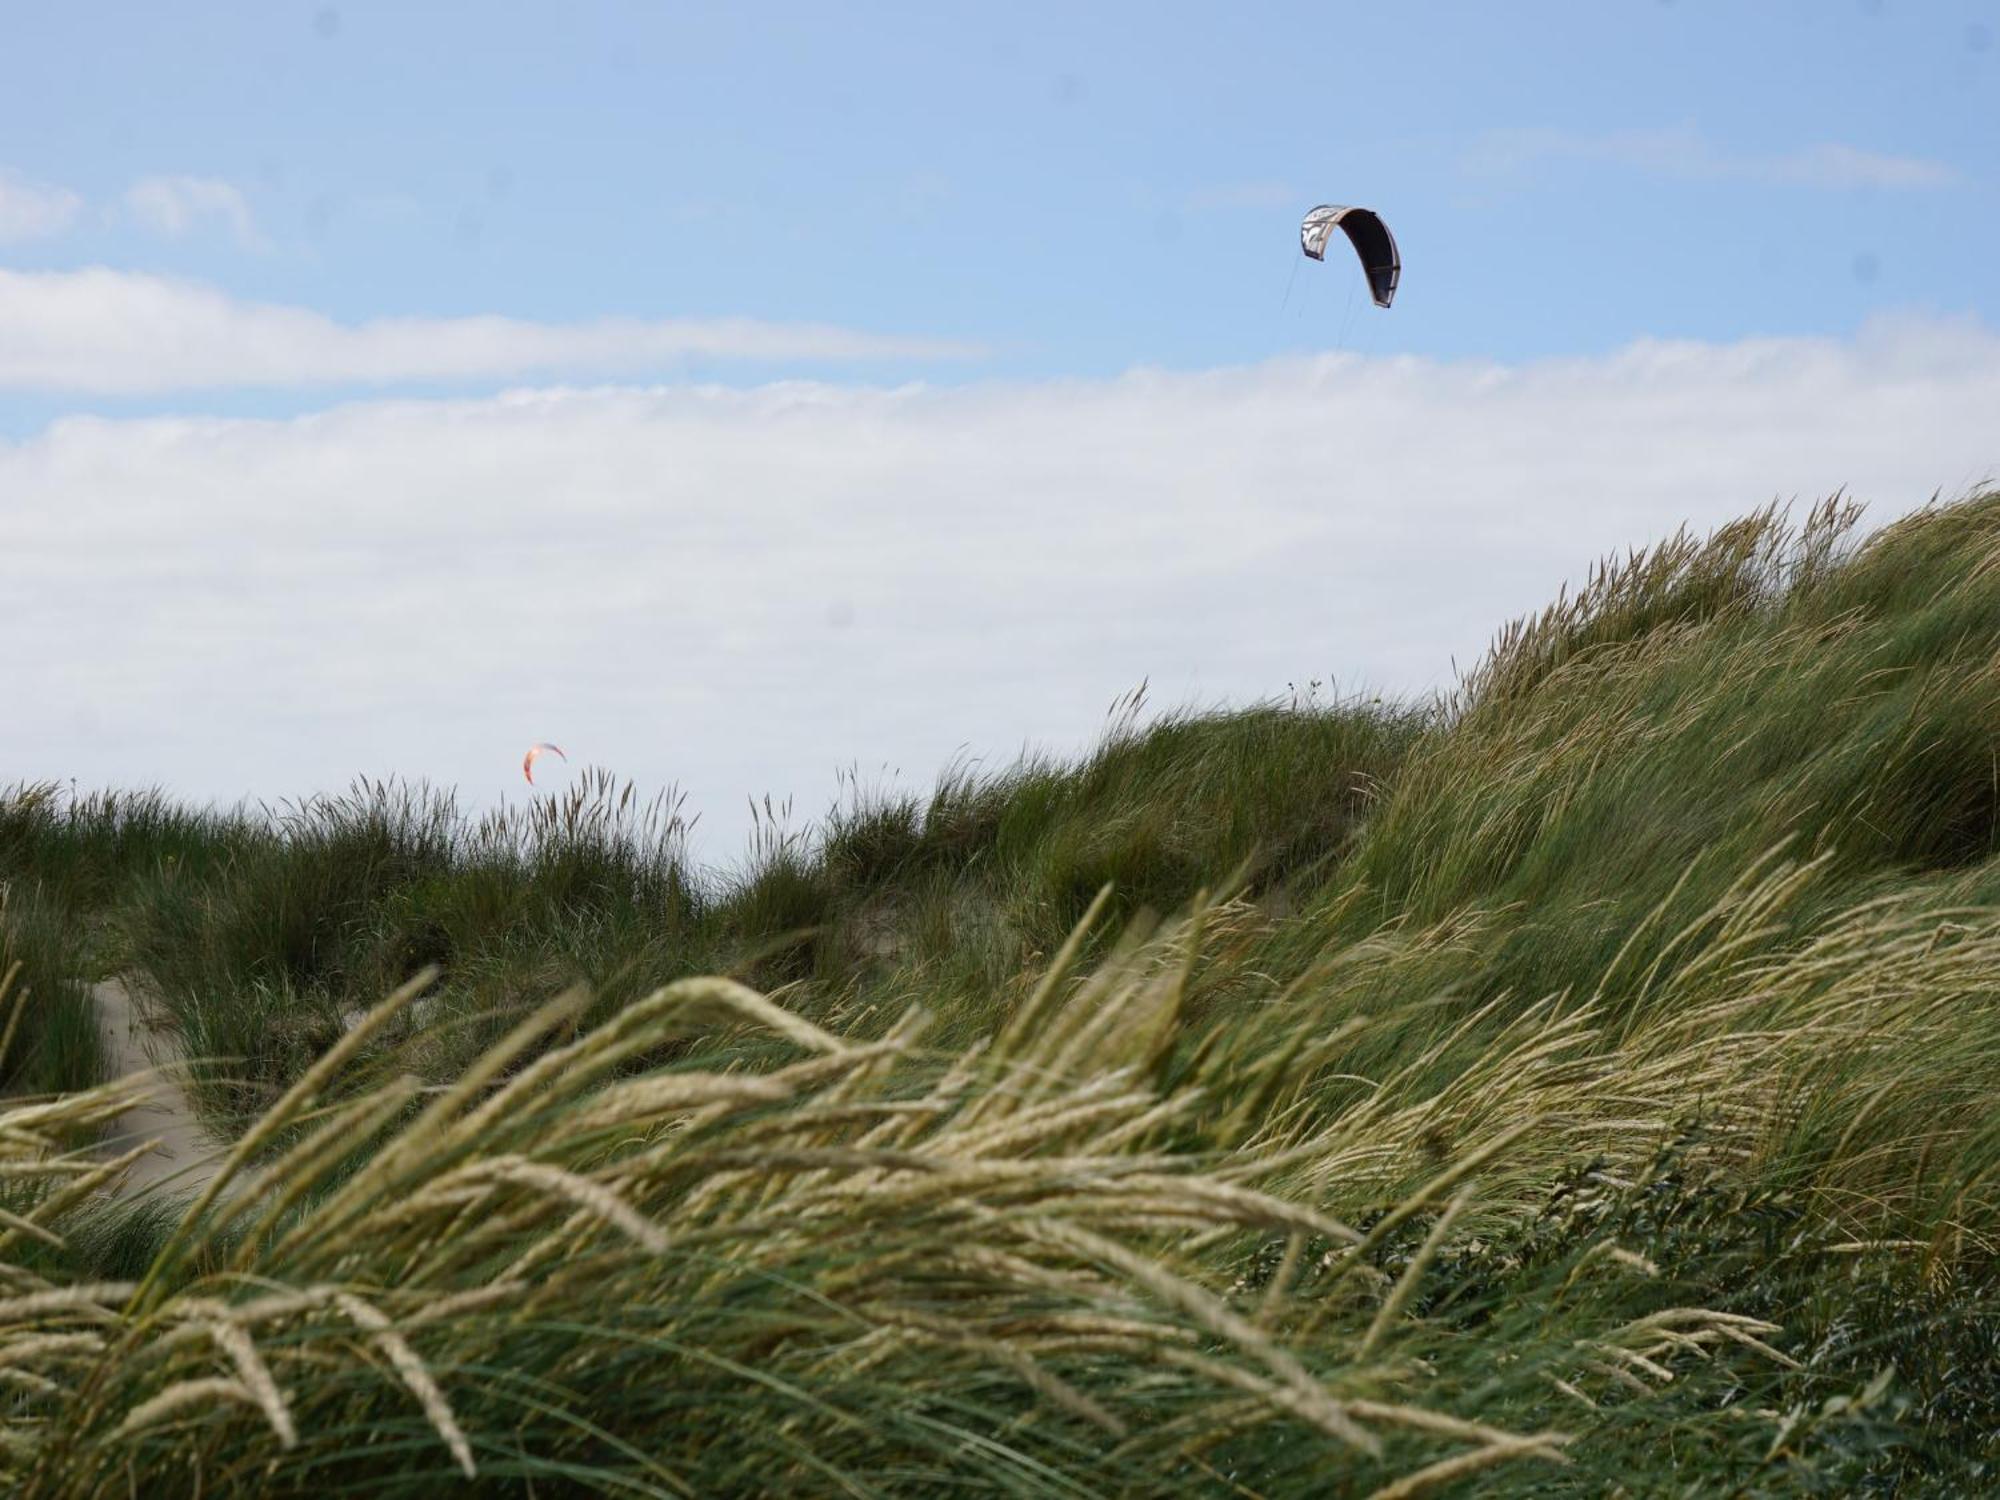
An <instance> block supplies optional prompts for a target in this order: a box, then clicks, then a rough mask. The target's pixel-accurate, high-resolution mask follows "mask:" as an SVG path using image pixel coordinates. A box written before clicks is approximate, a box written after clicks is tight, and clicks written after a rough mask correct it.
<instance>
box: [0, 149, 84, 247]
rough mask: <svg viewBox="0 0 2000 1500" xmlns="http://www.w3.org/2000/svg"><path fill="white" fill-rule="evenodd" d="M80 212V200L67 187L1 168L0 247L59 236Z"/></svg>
mask: <svg viewBox="0 0 2000 1500" xmlns="http://www.w3.org/2000/svg"><path fill="white" fill-rule="evenodd" d="M82 209H83V199H82V198H80V197H78V196H77V195H76V194H75V193H72V192H71V191H70V190H69V189H68V188H61V187H54V186H51V185H50V184H48V183H45V182H36V181H34V180H33V179H32V178H29V177H24V176H22V175H21V174H20V173H19V172H15V171H11V170H9V169H7V168H5V167H0V245H4V244H8V243H10V242H12V241H15V240H32V239H42V238H44V237H46V236H48V235H53V234H61V233H62V232H63V231H64V230H65V229H67V228H69V226H70V225H71V224H72V223H74V222H75V221H76V216H77V214H79V213H80V212H82Z"/></svg>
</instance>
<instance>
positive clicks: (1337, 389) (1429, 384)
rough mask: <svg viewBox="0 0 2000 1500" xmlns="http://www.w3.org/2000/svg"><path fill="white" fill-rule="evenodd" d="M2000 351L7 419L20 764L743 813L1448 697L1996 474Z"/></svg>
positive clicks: (1317, 368) (1650, 351)
mask: <svg viewBox="0 0 2000 1500" xmlns="http://www.w3.org/2000/svg"><path fill="white" fill-rule="evenodd" d="M1996 410H2000V337H1996V336H1995V335H1994V334H1992V333H1990V332H1987V331H1985V330H1983V329H1981V328H1978V327H1976V326H1966V325H1957V324H1933V323H1926V324H1904V325H1882V326H1879V327H1877V328H1875V329H1873V330H1872V331H1870V332H1869V333H1867V334H1866V335H1864V336H1863V337H1862V338H1860V339H1858V340H1855V341H1846V342H1833V341H1820V340H1805V339H1779V340H1759V341H1751V342H1745V343H1739V344H1727V345H1705V344H1682V343H1642V344H1637V345H1634V346H1632V347H1630V348H1628V349H1626V350H1624V351H1622V352H1620V353H1617V354H1615V355H1612V356H1608V357H1603V358H1577V359H1562V360H1549V361H1543V362H1535V363H1528V364H1520V365H1502V364H1493V363H1484V362H1439V361H1431V360H1422V359H1414V358H1393V359H1369V358H1362V357H1359V356H1353V355H1342V356H1325V357H1320V358H1312V359H1291V360H1282V361H1274V362H1271V363H1267V364H1261V365H1256V366H1251V367H1247V368H1239V369H1225V370H1215V371H1210V372H1206V373H1193V374H1167V373H1159V372H1153V371H1135V372H1133V373H1131V374H1128V375H1125V376H1123V377H1120V378H1117V379H1112V380H1065V381H1052V382H1043V383H1024V384H982V385H973V386H968V387H960V388H955V389H927V388H922V387H909V388H902V389H895V390H888V389H869V388H843V387H834V386H827V385H821V384H808V383H788V384H779V385H772V386H768V387H763V388H758V389H753V390H729V389H721V388H690V387H669V388H652V389H619V388H609V389H589V390H571V389H561V390H546V391H521V392H515V393H511V394H507V395H502V396H498V397H494V398H490V399H482V400H455V401H435V402H427V401H388V402H375V403H367V404H358V405H350V406H343V407H338V408H335V409H332V410H329V411H325V412H321V413H318V414H314V415H310V416H304V417H299V418H295V419H291V420H283V421H250V420H219V419H192V418H190V419H148V420H131V421H108V420H103V419H99V418H74V419H68V420H64V421H61V422H59V423H57V424H55V425H54V426H53V427H51V428H50V429H48V430H47V431H46V432H44V433H43V434H41V435H39V436H37V437H34V438H32V439H28V440H25V441H21V442H17V443H13V444H4V443H0V496H5V504H4V506H0V609H3V610H4V612H5V614H4V619H5V627H6V631H7V635H8V638H9V639H10V640H13V641H15V642H17V643H20V642H32V643H33V644H32V647H24V648H23V649H21V650H20V651H17V652H16V653H15V655H14V656H13V658H12V659H11V660H10V663H9V671H8V687H7V693H6V696H5V702H4V704H0V708H4V711H5V714H6V720H5V724H6V737H7V744H8V768H7V769H8V774H10V775H28V776H40V775H48V776H68V775H75V776H77V777H78V778H79V779H80V780H81V781H82V782H83V783H85V784H87V785H88V784H106V783H113V784H120V785H131V784H136V783H150V782H154V781H159V782H163V783H165V784H166V785H168V786H170V787H173V788H175V789H177V790H179V791H182V792H185V793H190V794H195V795H201V796H211V795H213V796H220V797H223V798H225V799H226V800H234V799H235V798H237V797H238V796H241V795H244V794H258V795H263V796H277V795H281V794H294V793H301V792H306V791H310V790H314V789H331V788H337V787H339V786H340V785H342V784H344V783H345V781H346V780H347V778H348V777H349V776H350V775H352V774H353V773H355V772H362V771H365V772H368V773H370V774H376V773H382V772H387V771H396V772H401V773H404V774H409V775H423V776H428V777H431V778H433V779H436V780H440V781H444V782H451V783H458V784H460V785H461V786H463V787H464V788H465V789H466V791H467V793H468V794H469V795H470V796H472V797H473V798H475V799H477V800H481V801H489V802H490V801H491V800H493V799H495V798H497V797H499V796H501V795H503V794H514V793H518V792H519V791H520V790H521V787H520V784H519V782H518V781H515V780H512V779H511V778H513V777H515V776H518V774H519V773H518V769H517V768H518V763H519V759H520V753H521V750H522V748H523V747H524V746H525V745H526V744H527V743H528V742H529V741H530V740H533V739H539V738H551V739H555V740H557V741H559V742H560V743H562V744H563V746H564V747H565V748H566V749H567V750H568V751H569V752H570V755H571V757H572V761H573V762H576V763H582V762H596V763H599V764H604V765H608V766H611V767H613V768H615V769H616V770H618V771H619V772H621V773H625V774H630V775H633V776H636V777H637V778H639V780H640V781H641V783H642V785H646V786H649V787H650V786H659V785H661V784H664V783H666V782H668V781H679V782H680V783H681V784H683V785H685V786H686V787H688V788H689V789H690V791H691V792H692V794H693V797H694V802H695V805H697V806H699V807H701V808H703V809H705V810H706V816H707V820H708V822H709V825H710V826H711V828H712V830H714V832H715V833H716V834H717V835H718V836H719V843H718V844H716V845H714V846H712V847H715V848H717V849H719V850H720V851H721V852H733V850H734V848H735V847H736V838H737V835H738V834H739V833H740V830H741V827H742V817H741V814H740V812H739V811H738V810H739V809H741V808H742V806H743V799H744V797H745V795H746V794H750V793H762V792H764V791H767V790H768V791H772V792H776V793H779V794H783V793H784V792H787V791H795V792H797V793H799V794H800V798H801V803H800V805H801V807H802V809H806V810H814V809H816V808H817V806H818V805H820V800H821V798H822V796H823V795H824V794H825V793H826V791H827V790H828V789H829V788H830V787H831V784H832V772H833V770H834V768H835V767H837V766H844V765H847V764H849V763H850V762H853V763H858V765H859V766H860V768H861V770H862V771H863V773H864V775H867V774H872V773H874V772H875V770H876V768H877V767H879V766H884V765H887V766H892V767H900V768H901V769H902V770H903V771H904V772H905V773H906V779H907V781H908V782H909V783H910V784H914V785H919V786H921V785H925V784H927V783H928V780H929V778H930V776H931V775H932V774H933V773H934V772H935V771H936V770H937V769H938V768H939V767H940V766H941V765H943V764H944V763H945V762H946V761H947V760H949V759H950V758H951V757H952V755H953V754H954V752H956V751H957V750H959V749H960V747H970V749H971V750H972V751H973V752H975V753H979V754H983V755H987V756H989V757H993V758H996V759H999V760H1005V759H1007V758H1010V757H1011V756H1012V754H1013V753H1014V752H1015V751H1016V750H1017V749H1018V748H1019V747H1020V746H1021V745H1022V744H1023V742H1024V741H1036V742H1040V743H1045V744H1053V745H1057V746H1061V747H1073V746H1076V745H1079V744H1081V743H1082V742H1084V741H1085V740H1086V739H1087V738H1088V737H1089V736H1090V735H1092V734H1093V733H1095V731H1096V729H1097V727H1098V726H1099V725H1100V724H1101V722H1102V718H1103V713H1104V710H1105V708H1106V706H1107V705H1108V704H1109V703H1110V701H1111V699H1112V698H1113V696H1114V695H1115V694H1117V693H1119V692H1120V691H1122V690H1124V689H1126V688H1129V687H1130V686H1132V685H1133V684H1135V683H1137V682H1138V681H1139V680H1140V679H1141V678H1142V677H1147V676H1150V677H1151V679H1152V682H1153V685H1154V694H1153V696H1154V698H1155V701H1185V700H1190V699H1193V700H1198V701H1213V700H1216V699H1220V698H1228V699H1233V700H1236V701H1244V700H1248V699H1254V698H1258V697H1262V696H1265V695H1269V694H1275V693H1282V692H1283V690H1284V685H1285V683H1286V682H1287V681H1288V680H1302V679H1304V678H1307V677H1321V678H1324V677H1327V676H1329V675H1335V676H1337V677H1338V678H1339V680H1340V682H1341V683H1342V685H1343V686H1345V687H1358V686H1361V685H1363V684H1370V685H1374V686H1377V687H1388V688H1394V689H1403V690H1421V689H1424V688H1426V687H1429V686H1433V685H1439V684H1442V683H1443V682H1445V681H1448V679H1449V671H1450V668H1449V663H1450V661H1451V659H1452V658H1453V657H1454V656H1455V657H1456V659H1457V660H1458V662H1459V663H1461V664H1468V663H1469V662H1470V661H1471V660H1472V659H1473V658H1474V657H1475V656H1476V655H1477V654H1478V652H1479V651H1480V650H1481V649H1482V647H1483V646H1484V644H1485V643H1486V641H1487V640H1488V639H1489V638H1490V636H1491V633H1492V631H1493V630H1494V629H1495V628H1496V627H1497V626H1498V625H1499V624H1500V623H1501V622H1502V621H1504V620H1505V619H1507V618H1509V617H1511V616H1514V615H1517V614H1519V613H1522V612H1525V611H1528V610H1530V609H1534V608H1538V607H1539V606H1540V605H1541V604H1543V603H1545V602H1546V601H1547V600H1548V599H1550V598H1552V597H1553V596H1554V594H1555V592H1556V590H1557V588H1558V586H1559V585H1560V584H1561V583H1563V582H1564V581H1565V580H1566V579H1575V578H1577V577H1579V576H1581V574H1582V573H1583V572H1584V571H1585V569H1586V567H1587V565H1588V564H1589V563H1590V561H1591V560H1592V559H1593V558H1595V557H1597V556H1599V555H1602V554H1605V553H1609V552H1613V551H1618V550H1622V549H1623V548H1625V547H1626V546H1628V545H1632V544H1640V543H1645V542H1647V541H1650V540H1653V539H1656V538H1658V537H1660V536H1662V535H1664V534H1666V533H1668V532H1670V531H1671V530H1672V529H1673V528H1674V527H1676V526H1677V525H1679V524H1680V523H1681V522H1683V521H1691V522H1693V523H1694V524H1695V525H1697V526H1703V527H1705V526H1709V525H1712V524H1715V523H1718V522H1720V521H1722V520H1724V519H1726V518H1729V517H1732V516H1735V515H1738V514H1741V513H1742V512H1744V511H1746V510H1749V509H1752V508H1754V507H1757V506H1759V505H1762V504H1764V503H1765V502H1766V501H1768V500H1771V499H1773V498H1786V497H1794V496H1796V497H1799V498H1801V499H1811V498H1816V497H1819V496H1822V495H1824V494H1827V493H1829V492H1831V491H1832V490H1834V489H1835V488H1836V487H1840V486H1847V487H1849V488H1850V489H1851V490H1852V491H1853V492H1854V493H1855V494H1856V495H1857V496H1858V497H1860V498H1862V499H1864V500H1867V501H1871V502H1873V503H1874V505H1875V506H1876V507H1877V508H1876V509H1875V510H1874V511H1873V513H1872V514H1873V516H1874V518H1875V519H1877V520H1880V519H1886V518H1887V517H1888V516H1889V515H1892V514H1894V513H1895V512H1897V511H1899V510H1903V509H1907V508H1909V507H1910V506H1912V505H1914V504H1918V503H1921V502H1922V501H1924V500H1926V499H1928V498H1929V496H1930V495H1931V494H1932V492H1933V491H1934V490H1939V489H1942V490H1943V491H1944V492H1945V493H1946V494H1947V495H1950V494H1955V493H1959V492H1962V491H1963V490H1965V489H1966V488H1967V487H1969V486H1971V485H1972V484H1974V483H1975V482H1977V481H1979V480H1981V479H1982V478H1985V477H1986V476H1989V475H1992V474H1993V473H1995V472H1996V470H2000V433H1996V431H1995V429H1994V426H1993V422H1992V414H1993V412H1995V411H1996Z"/></svg>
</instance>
